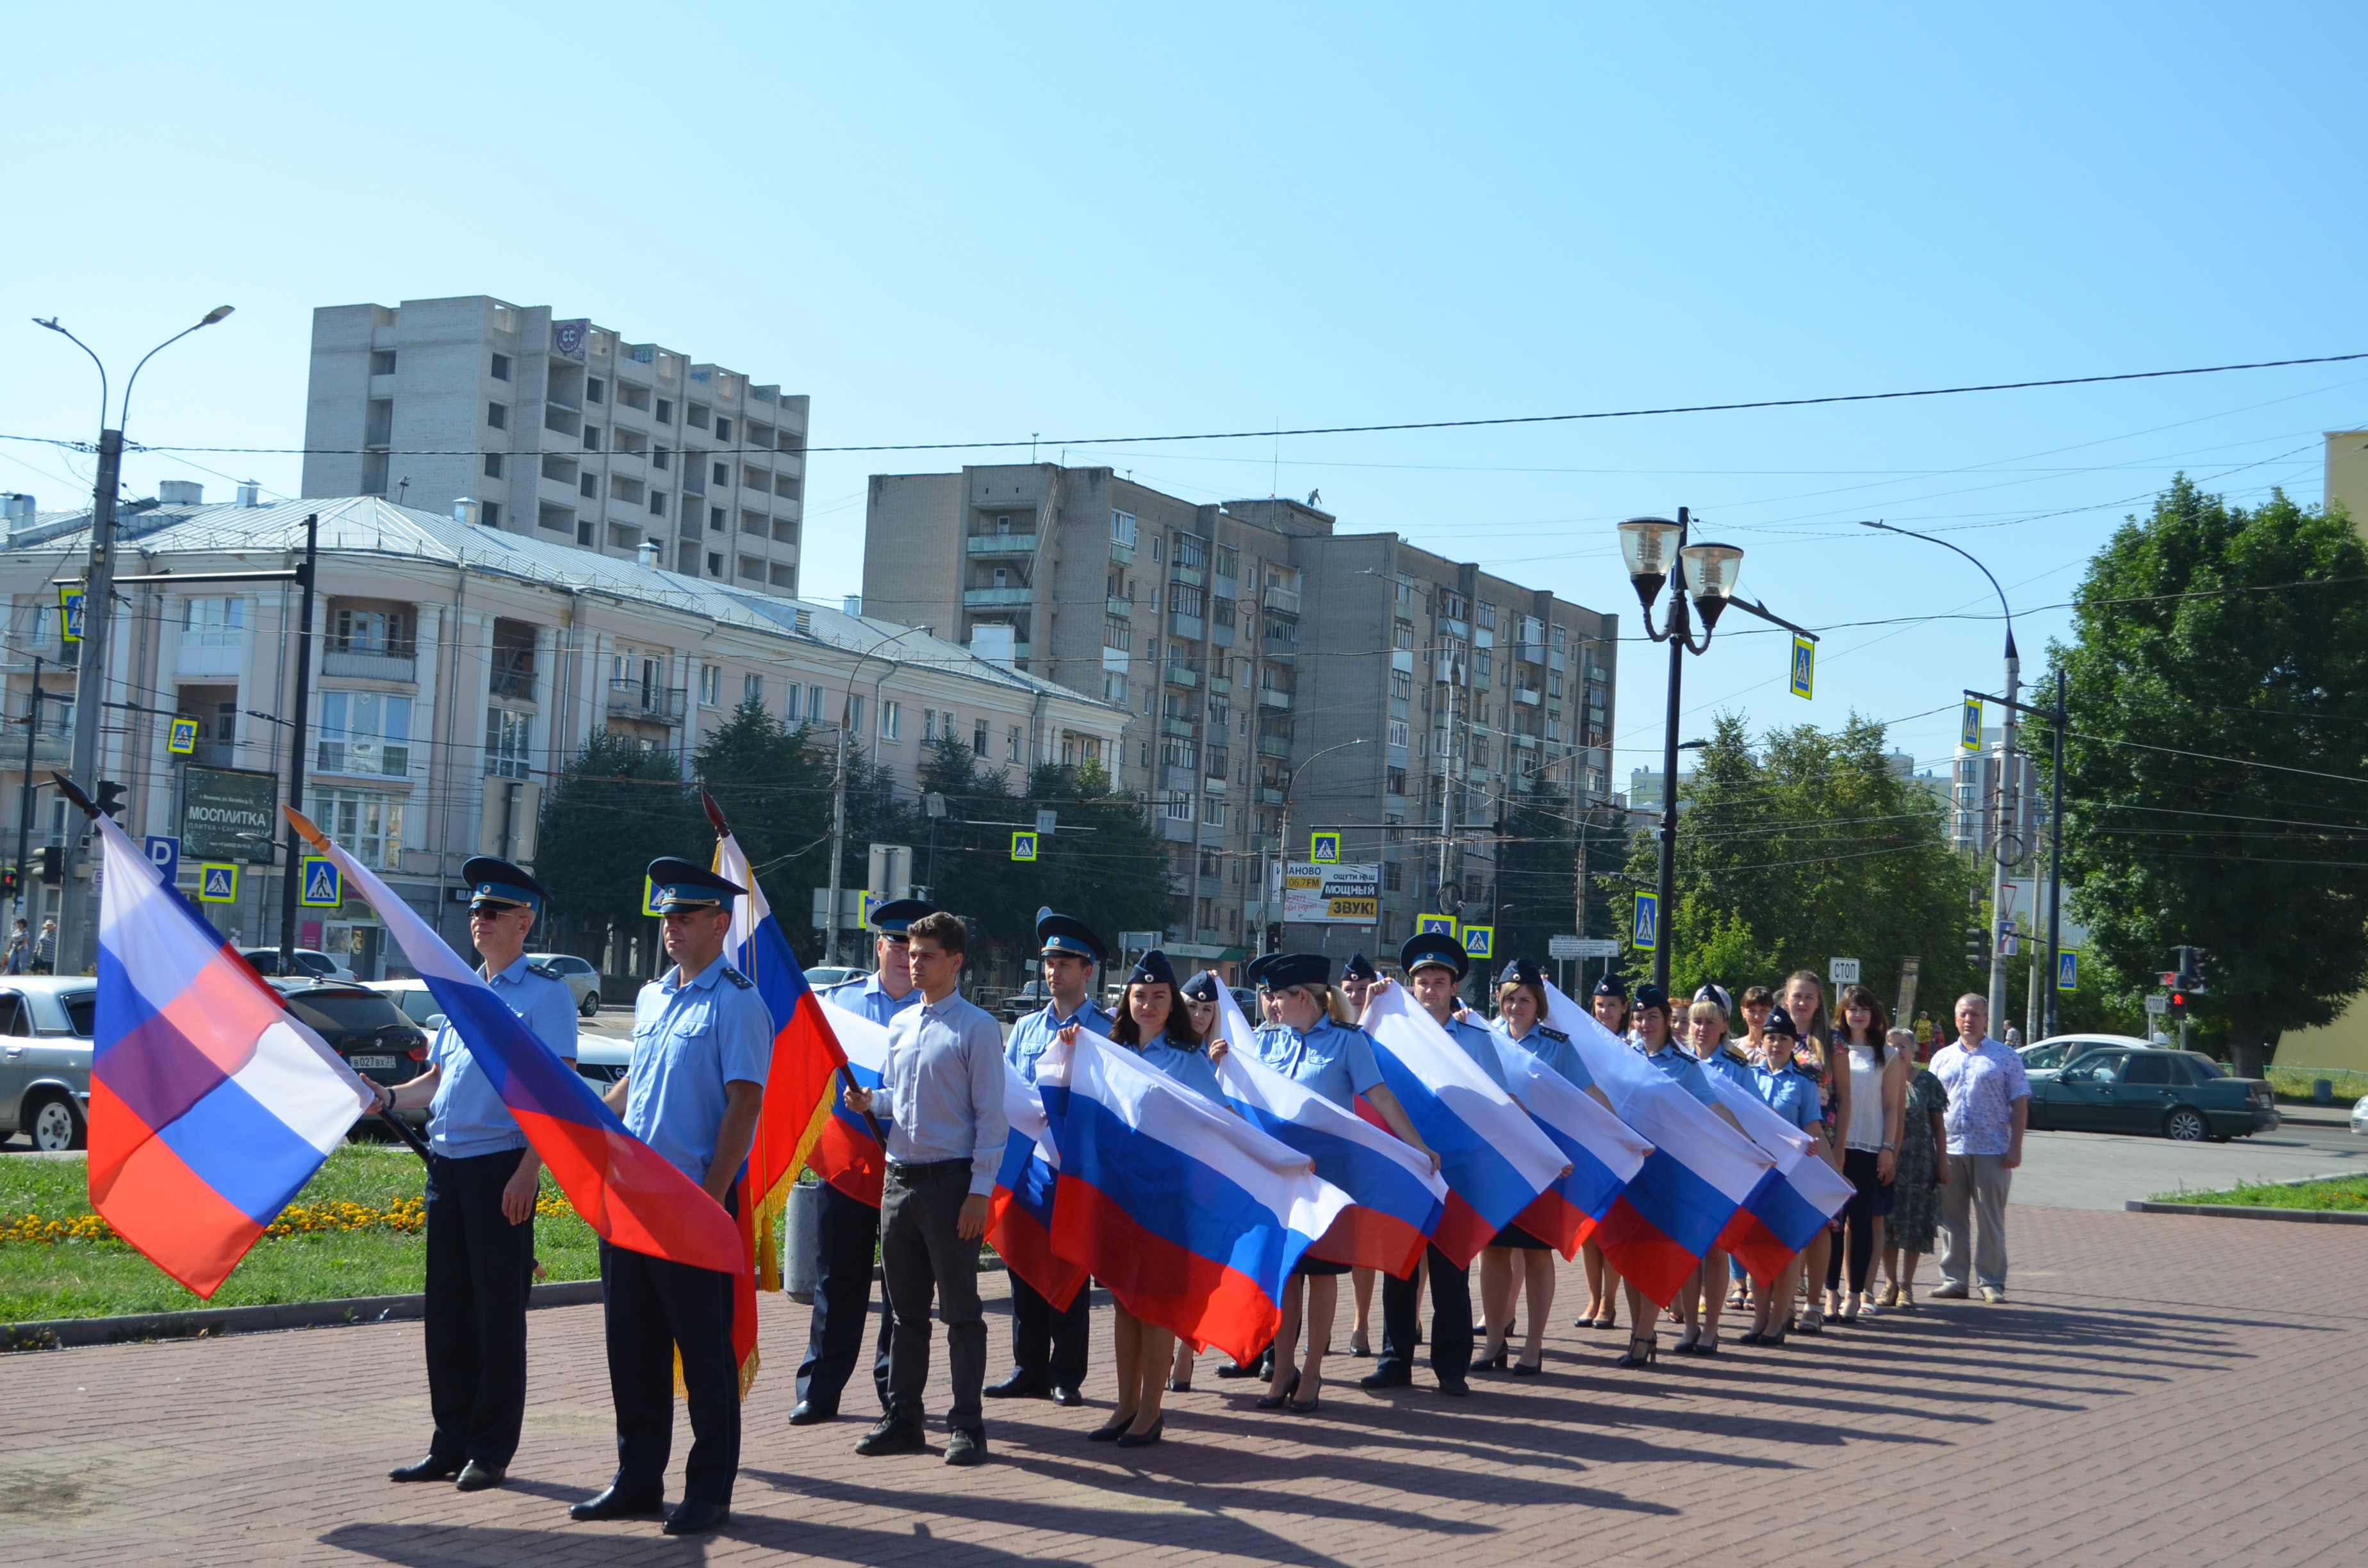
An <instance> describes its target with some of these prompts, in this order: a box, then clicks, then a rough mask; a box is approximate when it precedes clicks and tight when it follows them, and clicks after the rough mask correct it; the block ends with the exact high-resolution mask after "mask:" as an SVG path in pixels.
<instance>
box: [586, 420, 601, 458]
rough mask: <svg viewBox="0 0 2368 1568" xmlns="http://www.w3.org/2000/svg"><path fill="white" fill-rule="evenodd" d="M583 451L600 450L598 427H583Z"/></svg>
mask: <svg viewBox="0 0 2368 1568" xmlns="http://www.w3.org/2000/svg"><path fill="white" fill-rule="evenodd" d="M584 449H585V450H586V451H587V452H597V451H598V450H599V449H600V426H598V425H586V426H584Z"/></svg>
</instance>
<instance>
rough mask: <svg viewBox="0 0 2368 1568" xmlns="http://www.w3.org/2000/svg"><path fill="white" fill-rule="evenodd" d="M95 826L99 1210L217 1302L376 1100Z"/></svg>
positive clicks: (94, 1179) (144, 860)
mask: <svg viewBox="0 0 2368 1568" xmlns="http://www.w3.org/2000/svg"><path fill="white" fill-rule="evenodd" d="M94 824H95V827H96V831H97V834H98V835H99V842H100V844H101V846H103V847H102V851H101V853H102V855H103V865H104V868H105V873H106V874H105V876H104V878H103V879H102V886H101V891H100V898H99V911H98V994H97V1004H96V1009H95V1010H96V1017H95V1020H94V1022H93V1025H92V1029H91V1033H92V1037H93V1039H92V1047H93V1049H92V1054H91V1072H90V1153H89V1156H88V1161H87V1167H86V1172H85V1180H87V1181H88V1183H89V1185H90V1206H91V1207H92V1208H93V1209H96V1210H98V1212H99V1213H100V1214H101V1215H102V1216H103V1217H105V1219H106V1221H107V1222H108V1224H110V1225H112V1226H114V1227H115V1233H116V1234H118V1235H120V1236H121V1237H122V1238H123V1239H124V1240H125V1241H127V1242H129V1243H131V1245H132V1246H133V1247H135V1248H137V1249H138V1250H139V1251H140V1252H141V1253H142V1254H144V1255H145V1256H147V1258H148V1260H149V1261H150V1262H151V1263H154V1265H155V1266H156V1267H159V1268H161V1269H163V1270H164V1271H165V1273H167V1274H169V1275H171V1276H172V1277H173V1278H176V1279H177V1280H179V1281H180V1282H181V1283H182V1284H183V1285H185V1286H187V1287H188V1289H190V1290H194V1291H196V1292H197V1293H198V1294H199V1296H202V1297H206V1298H208V1299H211V1297H212V1295H213V1293H214V1292H215V1291H216V1290H219V1289H221V1287H222V1280H223V1279H225V1278H228V1277H229V1274H230V1271H231V1270H232V1269H233V1268H235V1267H237V1266H238V1261H239V1259H241V1258H243V1257H245V1256H246V1250H247V1248H249V1247H251V1246H253V1245H254V1244H255V1242H256V1237H258V1236H260V1235H262V1234H263V1232H264V1228H265V1227H266V1226H268V1225H269V1224H270V1223H271V1221H273V1220H275V1219H277V1218H278V1217H279V1211H280V1210H282V1209H284V1208H286V1207H287V1206H288V1200H289V1199H291V1198H294V1197H295V1196H296V1194H297V1193H298V1192H299V1191H300V1190H302V1187H303V1186H304V1184H305V1183H306V1182H308V1181H310V1180H312V1179H313V1172H314V1171H317V1170H319V1169H320V1168H321V1162H322V1161H323V1160H324V1159H326V1158H328V1156H329V1151H330V1150H332V1149H334V1148H336V1146H337V1143H338V1141H339V1140H340V1139H342V1138H344V1137H345V1135H346V1132H347V1130H348V1129H349V1128H351V1127H352V1126H353V1124H354V1119H355V1118H356V1117H358V1116H359V1115H360V1114H361V1113H362V1112H363V1111H364V1110H365V1109H367V1108H369V1106H370V1101H371V1099H372V1097H373V1096H372V1095H371V1093H370V1085H367V1084H365V1083H363V1082H362V1080H361V1079H360V1078H359V1077H358V1076H356V1074H354V1071H353V1069H351V1068H349V1067H347V1065H346V1064H345V1062H343V1061H341V1060H340V1059H339V1058H338V1056H337V1053H336V1051H332V1050H330V1049H329V1047H328V1045H327V1043H326V1042H325V1041H324V1040H322V1039H321V1037H320V1036H318V1035H316V1034H314V1033H313V1031H312V1030H311V1029H310V1028H306V1027H305V1026H304V1025H303V1023H302V1022H301V1021H300V1020H298V1019H297V1018H296V1017H295V1016H294V1015H292V1014H290V1012H289V1011H288V1009H287V1008H286V1007H285V1006H282V1005H281V1004H280V1001H279V994H278V993H276V992H274V991H273V990H272V989H271V988H270V987H269V986H268V985H266V984H265V983H263V981H262V979H261V978H260V977H259V976H257V975H256V972H255V971H254V970H253V969H252V968H250V967H248V965H247V964H246V962H245V960H242V959H241V958H240V957H239V956H238V954H237V953H236V952H234V951H233V950H232V949H230V947H229V946H228V945H227V944H225V943H224V942H223V941H222V937H221V935H220V934H219V933H218V932H216V931H215V930H214V928H213V927H212V926H209V925H207V924H206V919H205V916H203V915H199V913H198V912H197V910H196V909H195V908H193V907H192V906H191V905H190V904H189V903H188V901H186V900H184V899H182V898H179V897H176V895H175V894H174V892H172V890H171V889H169V888H167V887H166V886H165V883H164V881H163V879H162V878H161V877H160V875H159V874H158V872H157V869H156V866H155V863H154V861H152V860H150V859H149V858H148V857H147V856H146V855H145V854H143V853H142V852H141V849H140V847H139V846H137V845H135V844H133V843H132V842H131V839H129V838H127V837H125V836H124V834H123V830H122V829H121V828H120V827H118V826H116V825H115V824H114V823H113V822H111V821H109V820H108V818H106V817H98V818H96V819H94Z"/></svg>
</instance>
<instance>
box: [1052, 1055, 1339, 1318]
mask: <svg viewBox="0 0 2368 1568" xmlns="http://www.w3.org/2000/svg"><path fill="white" fill-rule="evenodd" d="M1036 1089H1037V1093H1038V1094H1039V1095H1040V1096H1042V1099H1043V1103H1044V1115H1045V1119H1046V1120H1047V1121H1048V1122H1049V1123H1050V1124H1051V1127H1052V1131H1053V1142H1054V1144H1055V1146H1057V1147H1058V1148H1059V1150H1060V1152H1061V1181H1060V1194H1059V1197H1058V1199H1056V1200H1055V1202H1054V1203H1053V1248H1054V1250H1055V1251H1056V1252H1058V1253H1059V1254H1060V1255H1061V1256H1064V1257H1066V1258H1068V1259H1069V1260H1070V1261H1072V1262H1074V1263H1076V1264H1080V1265H1082V1266H1083V1267H1086V1268H1087V1269H1088V1270H1090V1271H1091V1272H1092V1274H1093V1276H1094V1278H1097V1279H1099V1280H1100V1281H1101V1282H1102V1283H1103V1284H1104V1285H1107V1286H1108V1287H1110V1294H1111V1295H1112V1296H1114V1297H1115V1298H1117V1300H1118V1301H1119V1302H1120V1303H1121V1305H1123V1306H1124V1307H1125V1308H1126V1309H1127V1311H1129V1312H1133V1314H1134V1315H1135V1316H1137V1317H1139V1318H1141V1319H1143V1320H1144V1322H1145V1323H1150V1324H1158V1325H1159V1326H1160V1327H1162V1328H1167V1329H1172V1330H1174V1331H1175V1333H1176V1334H1177V1335H1178V1336H1179V1337H1181V1338H1183V1339H1185V1340H1187V1341H1189V1342H1190V1344H1192V1345H1193V1346H1196V1347H1199V1348H1206V1347H1207V1346H1212V1345H1213V1346H1216V1347H1217V1348H1219V1349H1221V1350H1224V1351H1225V1352H1226V1353H1228V1354H1229V1355H1231V1356H1233V1357H1234V1358H1235V1359H1236V1360H1238V1361H1244V1362H1247V1360H1249V1359H1250V1358H1252V1357H1255V1356H1256V1355H1257V1354H1258V1351H1259V1350H1260V1349H1261V1348H1262V1347H1264V1346H1265V1345H1266V1343H1267V1342H1268V1341H1269V1340H1270V1339H1272V1338H1273V1337H1274V1334H1275V1330H1276V1328H1277V1327H1278V1326H1279V1325H1280V1324H1281V1321H1282V1312H1281V1299H1282V1284H1283V1280H1284V1279H1285V1278H1288V1277H1289V1275H1290V1273H1291V1270H1292V1267H1293V1266H1294V1265H1296V1264H1297V1263H1298V1261H1299V1258H1300V1255H1301V1254H1302V1253H1304V1252H1305V1251H1306V1250H1307V1246H1308V1244H1309V1243H1311V1242H1313V1241H1314V1240H1315V1238H1316V1237H1318V1236H1320V1235H1322V1234H1323V1233H1325V1232H1326V1231H1328V1230H1330V1229H1331V1228H1332V1221H1334V1220H1335V1219H1336V1218H1338V1215H1339V1212H1340V1210H1342V1209H1345V1208H1346V1207H1348V1204H1349V1195H1348V1194H1347V1193H1345V1192H1342V1191H1341V1190H1340V1189H1339V1188H1338V1187H1334V1186H1332V1185H1331V1184H1330V1183H1329V1182H1326V1181H1324V1180H1322V1179H1321V1178H1319V1177H1318V1176H1316V1174H1315V1165H1314V1164H1313V1163H1312V1162H1311V1161H1310V1160H1309V1159H1308V1157H1307V1156H1306V1155H1304V1154H1303V1153H1300V1152H1299V1151H1298V1150H1296V1149H1293V1148H1292V1147H1290V1146H1289V1145H1288V1144H1284V1143H1281V1142H1277V1141H1276V1140H1274V1139H1272V1138H1269V1137H1268V1136H1267V1135H1266V1134H1265V1133H1263V1132H1261V1131H1258V1129H1257V1128H1255V1127H1252V1126H1251V1125H1250V1124H1249V1123H1248V1122H1247V1121H1245V1120H1243V1119H1241V1118H1240V1117H1238V1116H1235V1114H1234V1113H1233V1112H1231V1111H1229V1110H1226V1109H1224V1108H1222V1107H1220V1106H1218V1105H1217V1104H1216V1103H1215V1102H1213V1101H1212V1100H1210V1099H1208V1098H1206V1097H1205V1096H1201V1095H1199V1094H1196V1093H1194V1092H1193V1091H1192V1090H1190V1089H1188V1088H1186V1087H1184V1086H1183V1085H1180V1084H1178V1082H1176V1080H1175V1079H1173V1078H1170V1077H1169V1076H1168V1075H1167V1074H1165V1073H1162V1072H1160V1071H1159V1070H1158V1069H1157V1068H1156V1067H1152V1066H1149V1065H1146V1064H1145V1063H1144V1062H1141V1061H1139V1060H1137V1059H1136V1058H1135V1056H1134V1053H1133V1052H1132V1051H1126V1050H1124V1049H1122V1048H1121V1047H1119V1046H1115V1045H1112V1044H1110V1042H1109V1041H1107V1040H1103V1039H1102V1038H1101V1037H1100V1036H1099V1035H1096V1034H1093V1033H1091V1032H1090V1031H1086V1030H1080V1031H1079V1032H1078V1034H1077V1038H1076V1043H1075V1044H1074V1045H1071V1044H1064V1043H1063V1042H1062V1041H1061V1040H1057V1039H1056V1040H1054V1041H1053V1044H1052V1045H1051V1046H1049V1047H1047V1048H1046V1050H1045V1051H1044V1054H1043V1055H1042V1057H1041V1058H1040V1059H1039V1060H1038V1062H1037V1066H1036Z"/></svg>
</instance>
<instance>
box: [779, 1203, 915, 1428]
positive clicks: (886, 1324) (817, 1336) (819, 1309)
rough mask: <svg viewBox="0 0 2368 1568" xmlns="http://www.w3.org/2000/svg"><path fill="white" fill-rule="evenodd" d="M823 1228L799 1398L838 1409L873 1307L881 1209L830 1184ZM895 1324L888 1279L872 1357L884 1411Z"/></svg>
mask: <svg viewBox="0 0 2368 1568" xmlns="http://www.w3.org/2000/svg"><path fill="white" fill-rule="evenodd" d="M817 1230H818V1231H819V1233H820V1234H819V1235H818V1237H817V1239H818V1240H819V1241H820V1242H821V1244H822V1247H821V1251H822V1267H821V1270H820V1272H819V1273H818V1275H817V1276H816V1278H815V1279H814V1314H813V1316H812V1317H811V1319H810V1320H809V1321H808V1325H807V1328H806V1358H805V1360H804V1361H803V1362H802V1363H800V1365H799V1367H798V1399H799V1401H800V1402H801V1403H807V1404H812V1405H814V1406H815V1407H816V1408H817V1409H821V1410H826V1411H832V1412H836V1411H837V1409H838V1396H839V1395H840V1394H841V1393H842V1392H845V1391H846V1389H847V1380H848V1378H850V1377H852V1376H853V1375H854V1373H855V1359H856V1356H857V1355H858V1353H859V1352H860V1351H861V1349H862V1348H863V1323H864V1318H865V1315H866V1314H867V1313H869V1312H871V1257H872V1254H873V1252H874V1251H876V1250H877V1249H878V1247H879V1245H880V1210H877V1209H874V1208H873V1207H871V1205H870V1204H869V1203H866V1202H864V1201H863V1200H862V1199H857V1198H849V1197H848V1196H847V1194H845V1193H843V1192H841V1191H839V1190H838V1188H837V1187H833V1186H831V1185H830V1184H829V1183H828V1182H825V1183H823V1187H822V1215H821V1221H820V1224H819V1225H818V1226H817ZM895 1326H896V1314H895V1313H894V1312H892V1311H890V1310H889V1307H888V1291H887V1287H886V1285H885V1284H884V1283H883V1284H882V1287H881V1291H880V1340H879V1344H878V1346H876V1347H875V1348H874V1349H873V1351H872V1355H871V1386H872V1388H873V1390H874V1391H875V1392H877V1393H878V1394H879V1396H880V1408H881V1409H882V1410H885V1409H887V1408H888V1341H889V1336H890V1335H892V1334H893V1333H894V1330H895Z"/></svg>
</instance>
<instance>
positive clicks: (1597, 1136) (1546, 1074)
mask: <svg viewBox="0 0 2368 1568" xmlns="http://www.w3.org/2000/svg"><path fill="white" fill-rule="evenodd" d="M1497 1060H1498V1061H1499V1062H1503V1063H1504V1067H1505V1087H1506V1088H1507V1089H1508V1090H1510V1091H1511V1093H1512V1096H1513V1097H1514V1098H1515V1099H1517V1100H1519V1101H1520V1102H1521V1106H1522V1108H1524V1109H1526V1110H1527V1111H1528V1112H1529V1113H1530V1119H1531V1120H1532V1121H1534V1122H1536V1123H1537V1124H1538V1130H1539V1131H1542V1132H1543V1133H1544V1134H1545V1135H1546V1136H1547V1137H1548V1138H1549V1139H1551V1140H1553V1142H1554V1147H1555V1148H1557V1149H1560V1150H1561V1151H1562V1153H1563V1158H1565V1160H1568V1161H1569V1162H1570V1174H1569V1175H1568V1176H1564V1177H1563V1178H1562V1179H1561V1180H1560V1181H1558V1182H1556V1183H1554V1186H1552V1187H1548V1188H1546V1190H1545V1191H1544V1192H1543V1193H1540V1194H1539V1195H1538V1200H1537V1201H1536V1202H1535V1203H1532V1204H1531V1205H1530V1206H1529V1207H1528V1208H1527V1209H1525V1210H1522V1211H1521V1213H1520V1220H1519V1223H1520V1227H1521V1228H1522V1229H1523V1230H1525V1231H1527V1232H1529V1233H1530V1234H1531V1235H1533V1236H1536V1237H1537V1238H1538V1239H1539V1240H1541V1241H1550V1242H1553V1243H1554V1244H1555V1245H1556V1246H1558V1247H1560V1248H1561V1250H1562V1255H1563V1256H1565V1257H1566V1258H1567V1257H1573V1256H1577V1253H1578V1247H1579V1244H1580V1243H1581V1242H1584V1241H1585V1240H1587V1238H1588V1236H1589V1235H1591V1234H1593V1233H1594V1231H1595V1227H1596V1226H1597V1225H1599V1224H1600V1223H1601V1222H1602V1220H1603V1217H1604V1216H1605V1215H1606V1214H1609V1213H1610V1212H1611V1206H1612V1205H1613V1204H1614V1203H1616V1202H1617V1201H1619V1199H1620V1195H1621V1193H1622V1192H1623V1191H1625V1190H1626V1189H1627V1187H1628V1183H1629V1182H1630V1181H1631V1180H1633V1179H1634V1177H1635V1175H1636V1173H1637V1172H1638V1171H1640V1170H1642V1169H1643V1168H1644V1165H1645V1157H1646V1156H1647V1155H1649V1154H1651V1153H1652V1152H1653V1146H1652V1145H1651V1144H1650V1143H1647V1142H1645V1140H1644V1139H1642V1138H1640V1137H1638V1136H1637V1135H1636V1133H1635V1132H1634V1131H1633V1130H1632V1129H1630V1128H1629V1126H1628V1125H1627V1124H1626V1123H1625V1122H1623V1121H1622V1120H1621V1119H1619V1118H1618V1117H1616V1116H1614V1115H1612V1114H1611V1112H1610V1111H1608V1110H1606V1109H1604V1108H1602V1107H1601V1106H1600V1105H1598V1104H1597V1103H1596V1102H1595V1096H1592V1095H1590V1094H1588V1092H1587V1091H1586V1090H1584V1089H1582V1088H1579V1087H1578V1086H1577V1085H1574V1084H1573V1083H1571V1081H1570V1080H1569V1079H1567V1078H1565V1077H1564V1076H1563V1075H1562V1074H1559V1073H1557V1072H1555V1071H1554V1069H1553V1068H1551V1067H1549V1066H1547V1065H1546V1064H1545V1063H1544V1062H1542V1061H1540V1060H1539V1059H1538V1058H1537V1057H1536V1056H1535V1055H1534V1054H1532V1053H1531V1051H1528V1050H1527V1049H1525V1048H1524V1047H1522V1046H1521V1045H1520V1043H1518V1042H1517V1041H1513V1040H1507V1039H1505V1038H1504V1037H1503V1036H1501V1035H1499V1036H1498V1037H1497Z"/></svg>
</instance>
